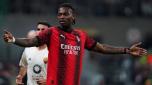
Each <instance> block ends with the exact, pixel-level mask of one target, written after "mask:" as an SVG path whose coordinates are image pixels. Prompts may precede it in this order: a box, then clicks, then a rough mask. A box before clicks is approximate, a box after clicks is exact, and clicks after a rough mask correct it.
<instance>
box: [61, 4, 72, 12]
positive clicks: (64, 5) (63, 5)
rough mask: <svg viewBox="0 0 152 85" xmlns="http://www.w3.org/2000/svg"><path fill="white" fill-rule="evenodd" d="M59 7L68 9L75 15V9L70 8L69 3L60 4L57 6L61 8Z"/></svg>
mask: <svg viewBox="0 0 152 85" xmlns="http://www.w3.org/2000/svg"><path fill="white" fill-rule="evenodd" d="M61 7H66V8H70V9H72V12H73V13H75V8H74V7H73V6H72V4H71V3H62V4H61V5H60V6H59V8H61Z"/></svg>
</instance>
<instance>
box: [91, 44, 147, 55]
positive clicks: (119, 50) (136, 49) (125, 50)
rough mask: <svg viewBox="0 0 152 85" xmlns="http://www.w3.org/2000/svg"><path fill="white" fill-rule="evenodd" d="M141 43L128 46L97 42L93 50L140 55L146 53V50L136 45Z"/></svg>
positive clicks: (105, 52)
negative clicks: (114, 45)
mask: <svg viewBox="0 0 152 85" xmlns="http://www.w3.org/2000/svg"><path fill="white" fill-rule="evenodd" d="M140 44H141V43H136V44H133V45H132V46H131V47H129V48H124V47H113V46H110V45H105V44H100V43H99V42H98V43H97V44H96V46H95V47H94V48H93V51H95V52H99V53H104V54H131V55H133V56H142V55H145V54H147V50H145V49H143V48H140V47H138V46H139V45H140Z"/></svg>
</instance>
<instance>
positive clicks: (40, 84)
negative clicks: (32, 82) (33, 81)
mask: <svg viewBox="0 0 152 85" xmlns="http://www.w3.org/2000/svg"><path fill="white" fill-rule="evenodd" d="M37 84H38V85H46V79H38V80H37Z"/></svg>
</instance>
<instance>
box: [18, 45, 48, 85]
mask: <svg viewBox="0 0 152 85" xmlns="http://www.w3.org/2000/svg"><path fill="white" fill-rule="evenodd" d="M45 57H48V49H47V47H46V48H45V49H42V50H38V48H37V47H30V48H25V50H24V52H23V54H22V58H21V60H20V63H19V65H20V66H23V67H27V85H37V83H36V79H39V78H43V79H46V76H47V74H46V73H47V69H46V67H47V66H46V64H45V63H44V61H43V59H44V58H45Z"/></svg>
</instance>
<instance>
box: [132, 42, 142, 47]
mask: <svg viewBox="0 0 152 85" xmlns="http://www.w3.org/2000/svg"><path fill="white" fill-rule="evenodd" d="M141 44H142V42H138V43H135V44H133V45H132V46H131V48H134V47H137V46H139V45H141Z"/></svg>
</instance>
